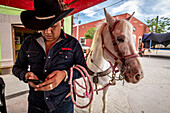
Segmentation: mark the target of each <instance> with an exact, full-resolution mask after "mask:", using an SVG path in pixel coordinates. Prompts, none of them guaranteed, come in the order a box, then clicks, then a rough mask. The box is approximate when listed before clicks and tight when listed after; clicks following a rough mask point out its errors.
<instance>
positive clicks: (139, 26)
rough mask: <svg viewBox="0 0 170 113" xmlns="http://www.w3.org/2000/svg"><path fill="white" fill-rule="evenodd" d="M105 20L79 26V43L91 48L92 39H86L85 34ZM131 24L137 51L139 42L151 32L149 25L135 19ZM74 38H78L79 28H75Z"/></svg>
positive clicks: (124, 15) (122, 15) (124, 17)
mask: <svg viewBox="0 0 170 113" xmlns="http://www.w3.org/2000/svg"><path fill="white" fill-rule="evenodd" d="M129 16H130V14H128V13H125V14H121V15H116V16H113V17H114V18H118V19H120V20H121V19H126V18H128V17H129ZM104 20H105V19H102V20H97V21H94V22H90V23H86V24H82V25H79V30H78V31H79V37H78V40H79V42H80V43H81V44H82V45H86V46H89V47H91V44H92V41H93V40H92V39H84V37H85V36H84V34H85V33H86V32H87V30H88V29H89V28H90V27H96V26H97V25H98V24H99V23H101V22H103V21H104ZM130 23H131V24H132V25H133V34H134V36H135V46H136V49H138V46H139V42H140V41H141V39H142V36H143V34H144V33H146V32H149V28H148V27H147V25H145V24H144V23H143V22H141V21H140V20H138V19H136V18H135V17H133V18H132V20H131V21H130ZM73 36H74V37H77V26H75V27H73Z"/></svg>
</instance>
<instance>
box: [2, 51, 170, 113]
mask: <svg viewBox="0 0 170 113" xmlns="http://www.w3.org/2000/svg"><path fill="white" fill-rule="evenodd" d="M159 54H160V53H159ZM159 54H157V56H158V55H159ZM155 55H156V54H152V55H151V54H150V57H149V55H146V56H145V57H142V58H140V59H141V62H142V65H143V69H144V74H145V77H144V79H143V80H142V81H141V82H140V83H138V84H128V83H125V85H124V86H122V83H121V82H118V83H117V85H116V86H111V87H110V89H109V91H108V97H107V98H108V102H107V103H108V105H107V111H108V113H170V102H169V101H170V53H169V52H164V54H163V53H161V56H159V57H157V56H155ZM0 76H1V77H3V79H4V81H5V83H6V98H7V99H6V103H7V110H8V113H25V112H27V96H28V91H27V90H28V86H27V85H26V84H24V83H22V82H20V81H19V80H18V79H17V78H15V77H14V76H13V75H0ZM16 93H17V95H20V96H16V95H14V94H16ZM101 98H102V92H99V95H96V96H95V100H94V112H93V113H101V112H102V99H101ZM78 102H79V103H80V104H84V103H85V102H87V100H83V101H80V100H78ZM75 113H88V109H87V108H86V109H79V108H76V107H75Z"/></svg>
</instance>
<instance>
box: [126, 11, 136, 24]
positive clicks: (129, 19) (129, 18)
mask: <svg viewBox="0 0 170 113" xmlns="http://www.w3.org/2000/svg"><path fill="white" fill-rule="evenodd" d="M134 14H135V12H133V13H132V15H131V16H129V17H128V18H126V20H127V21H129V22H130V21H131V19H132V17H133V15H134Z"/></svg>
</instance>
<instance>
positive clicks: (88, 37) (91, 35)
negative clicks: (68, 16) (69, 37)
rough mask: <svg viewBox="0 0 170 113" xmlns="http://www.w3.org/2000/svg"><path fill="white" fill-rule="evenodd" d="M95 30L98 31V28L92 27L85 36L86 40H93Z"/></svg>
mask: <svg viewBox="0 0 170 113" xmlns="http://www.w3.org/2000/svg"><path fill="white" fill-rule="evenodd" d="M95 30H96V28H94V27H90V28H89V29H88V30H87V32H86V33H85V34H84V35H85V39H93V37H94V33H95Z"/></svg>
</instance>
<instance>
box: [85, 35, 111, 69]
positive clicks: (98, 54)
mask: <svg viewBox="0 0 170 113" xmlns="http://www.w3.org/2000/svg"><path fill="white" fill-rule="evenodd" d="M99 38H101V37H99ZM93 46H94V47H92V50H91V51H92V54H91V55H89V56H88V58H87V65H88V67H89V69H91V70H92V71H94V72H101V69H102V71H105V70H106V69H108V68H109V66H110V64H109V63H108V62H107V61H106V60H105V59H104V57H103V50H102V49H103V48H102V44H101V39H98V40H97V41H96V42H95V44H93ZM91 59H92V60H93V62H91Z"/></svg>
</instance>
